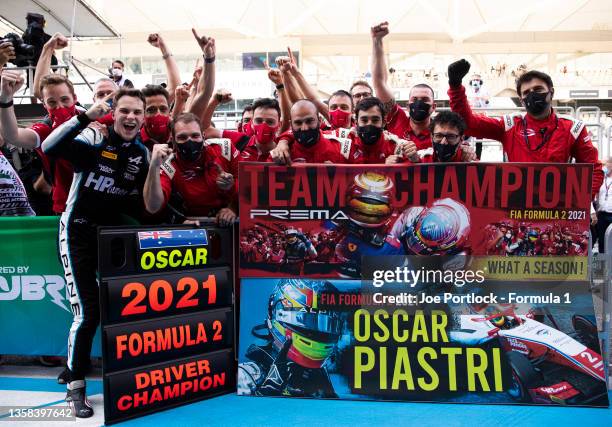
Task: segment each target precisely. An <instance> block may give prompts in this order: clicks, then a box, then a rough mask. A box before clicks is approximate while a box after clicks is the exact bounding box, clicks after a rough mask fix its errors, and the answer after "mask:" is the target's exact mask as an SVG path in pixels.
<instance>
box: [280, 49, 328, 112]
mask: <svg viewBox="0 0 612 427" xmlns="http://www.w3.org/2000/svg"><path fill="white" fill-rule="evenodd" d="M287 53H288V54H289V73H291V76H292V77H293V78H294V79H295V81H296V83H297V85H298V87H299V89H300V91H301V92H302V94H303V95H304V98H306V99H309V100H311V101H312V102H314V104H315V105H316V106H317V111H318V112H319V113H321V114H322V115H323V116H324V117H325V118H326V119H328V118H329V108H328V107H327V105H325V103H324V102H322V101H321V100H320V99H319V97H318V96H317V93H316V91H315V89H314V88H313V87H312V86H311V85H310V83H308V82H307V81H306V78H304V75H303V74H302V72H301V71H300V69H299V68H298V66H297V62H296V61H295V58H294V56H293V52H291V48H290V47H288V48H287ZM289 108H291V107H289Z"/></svg>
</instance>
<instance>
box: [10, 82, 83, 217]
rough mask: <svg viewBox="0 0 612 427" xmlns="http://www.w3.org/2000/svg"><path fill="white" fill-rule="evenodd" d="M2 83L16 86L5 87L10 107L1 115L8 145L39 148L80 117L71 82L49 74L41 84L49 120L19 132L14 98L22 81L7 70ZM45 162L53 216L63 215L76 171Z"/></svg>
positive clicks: (63, 163)
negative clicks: (47, 139)
mask: <svg viewBox="0 0 612 427" xmlns="http://www.w3.org/2000/svg"><path fill="white" fill-rule="evenodd" d="M2 80H3V81H5V82H7V83H8V81H9V80H10V81H11V82H13V83H12V84H10V85H5V86H3V88H2V90H3V93H2V100H1V101H2V102H7V103H10V105H7V107H6V108H3V109H2V110H1V111H0V132H1V133H2V137H3V138H4V140H5V141H10V142H11V144H13V145H16V146H19V147H24V148H36V147H39V146H40V144H41V142H43V141H44V140H45V138H47V136H48V135H49V134H50V133H51V131H52V130H53V129H55V128H57V127H58V126H60V125H61V124H62V123H64V122H66V121H67V120H69V119H70V118H72V117H74V116H75V115H76V114H77V113H78V109H77V105H76V95H75V93H74V87H73V85H72V83H71V82H70V80H68V79H67V78H66V77H64V76H61V75H59V74H49V75H46V76H44V77H43V78H42V79H41V81H40V88H41V93H42V97H43V98H42V99H43V105H44V106H45V109H46V110H47V114H48V117H47V118H45V120H43V121H41V122H36V123H34V124H33V125H32V126H31V127H30V128H20V127H18V125H17V117H16V116H15V110H14V107H13V104H12V100H13V95H14V94H15V92H16V91H17V90H19V88H20V87H21V86H22V85H23V78H22V77H21V76H20V75H19V73H18V72H16V71H9V70H5V71H3V72H2ZM42 158H43V162H45V163H47V164H48V165H49V164H50V165H51V166H52V167H51V168H49V171H50V172H51V175H52V178H51V181H52V182H51V184H52V186H53V194H52V199H53V212H55V213H57V214H60V213H62V212H64V209H65V208H66V199H67V197H68V191H69V189H70V185H71V184H72V174H73V169H72V165H71V164H70V162H68V161H66V160H61V159H46V158H45V157H44V156H42Z"/></svg>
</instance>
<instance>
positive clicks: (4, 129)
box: [0, 47, 40, 148]
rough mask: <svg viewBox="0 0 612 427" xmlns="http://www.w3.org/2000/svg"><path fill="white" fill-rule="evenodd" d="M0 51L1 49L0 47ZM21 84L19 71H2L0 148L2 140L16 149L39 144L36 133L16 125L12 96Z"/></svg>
mask: <svg viewBox="0 0 612 427" xmlns="http://www.w3.org/2000/svg"><path fill="white" fill-rule="evenodd" d="M0 49H2V48H1V47H0ZM11 49H12V47H11ZM23 82H24V80H23V76H22V75H21V73H20V72H19V71H10V70H8V69H4V70H3V71H2V80H1V81H0V103H2V104H4V106H2V107H0V135H2V138H1V139H0V146H2V145H3V143H2V140H4V141H6V142H8V143H9V144H12V145H14V146H16V147H23V148H36V147H38V145H39V144H40V140H39V138H38V134H37V133H36V132H34V131H33V130H32V129H25V128H20V127H19V126H18V125H17V117H16V116H15V108H14V107H13V96H14V95H15V92H17V91H18V90H19V89H20V88H21V86H23Z"/></svg>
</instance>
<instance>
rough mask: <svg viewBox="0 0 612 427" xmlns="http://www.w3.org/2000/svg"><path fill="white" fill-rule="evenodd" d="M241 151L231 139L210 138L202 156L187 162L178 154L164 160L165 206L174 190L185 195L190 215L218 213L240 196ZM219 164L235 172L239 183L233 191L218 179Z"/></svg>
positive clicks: (184, 201) (187, 212) (163, 185)
mask: <svg viewBox="0 0 612 427" xmlns="http://www.w3.org/2000/svg"><path fill="white" fill-rule="evenodd" d="M238 155H239V152H238V151H237V150H236V149H235V148H234V147H233V146H232V145H231V142H230V141H229V139H207V140H206V143H205V146H204V151H203V152H202V156H201V158H200V159H199V160H197V161H195V162H183V161H181V160H180V159H178V158H177V157H174V158H173V159H172V160H171V161H170V162H167V161H166V162H164V164H163V165H162V168H161V171H160V174H161V175H160V180H161V186H162V191H163V193H164V206H165V205H166V204H167V203H168V200H169V199H170V194H171V193H172V190H175V191H177V192H178V193H180V195H181V196H182V198H183V203H184V205H185V213H186V215H187V216H214V215H216V212H217V211H218V210H219V209H221V208H224V207H227V205H228V204H229V203H230V202H231V201H232V198H234V197H235V196H236V185H237V179H236V178H237V176H238V174H237V163H238V162H237V157H238ZM215 164H217V165H219V166H221V168H222V169H223V170H224V171H226V172H229V173H231V174H232V175H234V180H235V182H236V185H235V186H234V188H233V189H231V190H229V191H222V190H220V189H219V188H218V187H217V184H216V182H215V180H216V179H217V176H218V174H219V171H218V170H217V167H216V166H215Z"/></svg>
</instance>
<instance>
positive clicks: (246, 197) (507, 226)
mask: <svg viewBox="0 0 612 427" xmlns="http://www.w3.org/2000/svg"><path fill="white" fill-rule="evenodd" d="M240 168H241V169H240V261H241V264H240V265H241V277H270V276H287V275H299V276H301V277H347V278H358V277H360V271H361V269H360V266H361V257H363V256H381V255H456V254H465V255H481V256H482V255H485V256H486V255H488V256H523V257H525V256H527V257H531V256H565V257H567V256H577V257H585V256H586V255H587V253H588V245H589V234H588V233H589V213H590V203H591V196H590V194H591V192H590V188H591V173H592V166H591V165H583V164H573V165H572V164H555V165H550V164H535V163H528V164H517V163H513V164H487V163H471V164H431V165H414V166H406V165H393V166H391V165H390V166H381V165H376V166H374V165H364V166H350V165H334V166H332V165H329V166H327V165H297V166H294V167H281V166H271V165H264V164H261V163H242V164H241V165H240Z"/></svg>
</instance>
